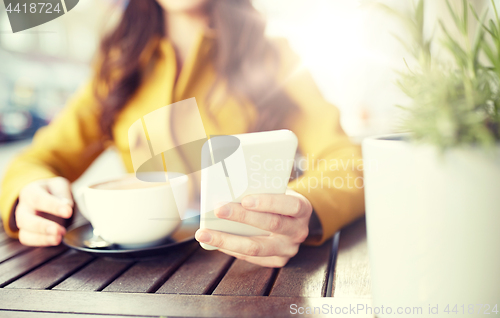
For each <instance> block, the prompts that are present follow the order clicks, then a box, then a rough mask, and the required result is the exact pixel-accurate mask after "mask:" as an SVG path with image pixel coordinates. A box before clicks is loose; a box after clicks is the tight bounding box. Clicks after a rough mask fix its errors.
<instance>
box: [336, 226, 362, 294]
mask: <svg viewBox="0 0 500 318" xmlns="http://www.w3.org/2000/svg"><path fill="white" fill-rule="evenodd" d="M334 275H335V279H334V282H335V283H334V287H333V293H332V295H333V297H353V296H355V297H370V295H371V290H370V289H371V283H370V263H369V259H368V245H367V241H366V223H365V218H361V219H360V220H358V221H356V222H354V223H353V224H351V225H349V226H348V227H346V228H344V229H342V232H341V235H340V241H339V252H338V255H337V264H336V265H335V273H334Z"/></svg>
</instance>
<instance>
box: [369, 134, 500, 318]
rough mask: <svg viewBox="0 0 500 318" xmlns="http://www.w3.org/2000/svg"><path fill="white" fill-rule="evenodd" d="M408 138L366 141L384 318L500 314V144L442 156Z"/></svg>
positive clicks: (377, 295) (375, 273)
mask: <svg viewBox="0 0 500 318" xmlns="http://www.w3.org/2000/svg"><path fill="white" fill-rule="evenodd" d="M404 138H405V135H393V136H386V137H378V138H369V139H366V140H365V141H364V142H363V158H364V167H365V195H366V220H367V234H368V249H369V256H370V264H371V281H372V297H373V306H374V307H379V309H378V310H379V313H378V314H377V317H391V316H394V315H395V313H396V312H397V311H396V310H397V309H398V307H401V308H402V310H403V311H407V312H406V313H405V315H404V316H405V317H407V316H410V317H411V316H415V317H417V316H418V317H425V316H432V317H436V316H453V317H460V316H463V317H475V316H478V317H479V316H480V317H484V314H483V313H484V311H485V310H489V312H490V315H491V314H492V315H494V316H497V314H495V312H492V310H494V309H495V307H494V306H495V305H496V306H497V307H496V309H497V310H498V311H499V313H498V315H500V146H497V147H496V148H495V149H494V150H493V151H491V153H487V152H486V151H484V150H483V149H479V148H475V147H470V148H468V149H453V150H449V151H446V152H444V153H441V152H440V151H439V150H438V149H436V148H435V147H431V146H417V145H415V144H413V143H410V142H408V141H405V140H404ZM478 304H482V306H481V305H478ZM455 305H456V307H455ZM380 306H384V308H385V309H386V307H391V311H392V313H391V314H388V313H387V311H385V312H384V313H380ZM436 306H438V307H437V308H436ZM446 306H448V307H446ZM462 306H463V307H462ZM407 307H409V308H411V310H409V309H407ZM414 307H416V308H418V307H420V308H422V310H421V313H420V314H417V312H415V310H414ZM488 307H489V308H488ZM471 308H473V310H472V309H471ZM447 309H448V311H449V313H448V312H446V310H447ZM417 310H418V309H417ZM454 310H456V312H454ZM479 310H480V312H478V311H479ZM410 311H411V313H409V314H408V312H410ZM436 311H438V314H437V315H436ZM487 317H488V316H487ZM489 317H491V316H489Z"/></svg>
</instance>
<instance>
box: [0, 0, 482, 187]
mask: <svg viewBox="0 0 500 318" xmlns="http://www.w3.org/2000/svg"><path fill="white" fill-rule="evenodd" d="M132 1H139V0H132ZM455 2H456V3H457V4H458V2H459V1H455V0H452V3H455ZM469 2H470V3H473V4H474V5H475V6H476V7H478V10H479V11H480V12H482V10H483V9H484V7H486V6H487V5H488V3H489V1H488V0H474V1H472V0H469ZM123 3H124V1H119V0H81V1H80V2H79V4H78V5H77V6H76V8H75V9H73V10H72V11H71V12H70V13H69V14H66V15H64V16H62V17H60V18H58V19H56V20H53V21H51V22H48V23H45V24H43V25H41V26H38V27H35V28H33V29H30V30H26V31H22V32H20V33H16V34H13V33H12V31H11V29H10V25H9V22H8V18H7V14H6V11H5V7H4V4H3V1H2V2H0V179H1V178H2V176H3V171H4V169H5V166H6V164H7V163H8V161H10V160H11V159H12V156H13V155H14V154H16V153H17V152H19V150H20V149H22V148H23V147H24V146H26V145H27V144H29V141H30V138H31V137H32V135H33V133H34V132H35V131H36V130H37V129H38V128H39V127H41V126H43V125H45V124H47V123H48V122H50V120H51V119H52V118H53V117H54V116H55V115H56V114H57V113H58V111H59V110H60V109H61V108H62V107H64V105H65V102H66V100H67V99H68V97H70V96H71V95H72V94H73V92H74V91H75V90H76V89H77V88H78V86H79V85H80V84H82V82H83V81H84V80H85V79H86V78H87V77H88V76H89V73H90V64H91V61H92V58H93V57H94V54H95V53H96V49H97V47H98V43H99V40H100V38H101V36H102V35H103V34H104V33H105V32H106V30H108V29H109V28H111V27H112V26H113V23H114V21H116V20H117V18H118V17H119V12H120V7H121V6H123ZM377 3H384V4H386V5H388V6H390V7H392V8H394V9H396V10H399V11H409V10H411V9H412V7H413V1H412V0H307V1H306V0H273V1H266V0H254V5H255V6H256V8H257V9H258V10H260V11H261V12H262V13H263V14H264V15H265V16H266V17H267V19H268V30H267V33H268V34H269V35H270V36H280V37H285V38H287V39H288V40H289V42H290V44H291V46H292V47H293V49H294V50H295V51H296V52H297V53H298V54H299V55H300V57H301V58H302V62H303V64H304V66H305V67H306V68H308V69H309V70H310V72H311V73H312V75H313V77H314V78H315V80H316V83H317V84H318V86H319V87H320V89H321V91H322V93H323V95H324V97H325V98H326V99H327V100H328V101H330V102H331V103H333V104H334V105H336V106H337V107H338V108H339V109H340V112H341V118H342V126H343V128H344V130H345V131H346V133H347V134H348V135H349V136H351V137H352V138H353V140H355V141H356V142H359V141H360V140H361V139H362V138H363V137H366V136H369V135H374V134H384V133H390V132H393V131H395V130H397V124H398V118H399V117H400V112H399V111H398V109H397V108H396V107H395V105H396V104H404V103H405V97H404V96H403V95H402V93H400V92H399V90H398V88H397V86H396V85H395V82H396V79H397V71H398V70H403V69H404V68H405V63H404V60H403V58H404V57H405V56H406V55H408V53H407V52H405V50H404V47H403V46H402V45H401V44H400V43H399V42H398V41H397V40H396V39H395V38H394V36H393V34H394V33H395V34H400V35H402V36H403V37H404V36H405V34H407V33H405V32H404V30H402V27H401V24H399V22H398V21H397V20H396V19H394V18H393V17H391V16H389V15H388V14H387V13H385V12H384V11H383V10H381V9H380V7H379V6H378V5H377ZM426 10H427V11H429V12H428V13H427V16H430V17H432V18H431V19H429V21H428V22H427V23H428V26H429V33H430V34H431V33H433V32H434V30H435V27H434V26H435V20H436V19H437V17H439V18H442V19H444V20H445V21H446V19H449V18H448V17H446V16H443V15H444V12H446V5H445V2H444V0H431V1H427V7H426ZM441 13H443V14H441ZM434 18H435V19H434ZM407 58H408V57H407ZM94 166H97V167H98V168H96V167H92V169H102V171H103V172H104V171H105V173H104V175H102V174H101V177H102V178H107V177H114V175H115V174H120V173H123V171H124V170H123V167H121V165H120V164H119V160H118V159H117V158H116V157H115V155H114V154H113V151H112V150H110V151H108V152H107V153H105V154H104V155H103V156H102V157H101V158H100V159H99V160H98V162H97V163H96V164H95V165H94ZM99 167H105V168H99ZM92 169H91V170H92ZM88 175H99V173H97V174H96V173H95V172H94V173H92V172H89V173H86V176H88ZM88 178H90V177H88ZM88 181H89V180H88V179H85V178H84V181H82V182H88Z"/></svg>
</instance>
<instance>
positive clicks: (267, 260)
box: [219, 249, 290, 268]
mask: <svg viewBox="0 0 500 318" xmlns="http://www.w3.org/2000/svg"><path fill="white" fill-rule="evenodd" d="M219 251H221V252H222V253H225V254H227V255H230V256H233V257H236V258H237V259H241V260H244V261H247V262H249V263H252V264H256V265H259V266H264V267H272V268H280V267H283V266H285V265H286V263H288V260H289V259H290V258H289V257H284V256H267V257H257V256H248V255H243V254H239V253H235V252H231V251H228V250H222V249H221V250H219Z"/></svg>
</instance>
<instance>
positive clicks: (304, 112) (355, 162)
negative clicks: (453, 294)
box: [0, 36, 364, 244]
mask: <svg viewBox="0 0 500 318" xmlns="http://www.w3.org/2000/svg"><path fill="white" fill-rule="evenodd" d="M211 41H212V39H211V38H210V37H208V36H202V37H200V40H199V41H198V43H197V49H196V50H194V51H193V52H192V53H193V54H191V55H190V56H189V57H188V58H187V60H186V61H185V64H184V66H183V68H182V71H181V73H180V75H179V77H178V79H177V82H175V77H176V72H177V71H176V67H177V66H176V62H175V61H176V58H175V50H174V49H173V47H172V45H171V44H170V43H169V42H168V41H167V40H162V42H161V44H160V47H161V52H162V54H161V58H160V59H159V61H158V62H157V63H156V66H155V68H154V70H153V72H152V73H151V74H150V75H149V76H148V77H147V79H146V80H145V82H144V83H143V85H142V86H141V87H140V88H139V90H138V91H137V92H136V94H135V95H134V96H133V98H131V100H130V101H129V103H128V104H127V105H126V106H125V107H124V108H123V109H122V111H121V112H120V113H119V115H118V117H117V118H116V121H115V124H114V126H113V128H112V131H113V136H114V146H115V147H116V148H117V150H118V151H119V153H120V155H121V157H122V159H123V162H124V164H125V167H126V168H127V170H128V171H129V172H133V166H132V161H131V156H130V152H129V145H128V129H129V127H130V126H131V125H132V123H134V122H135V121H136V120H137V119H139V118H141V117H142V116H144V115H146V114H148V113H150V112H152V111H153V110H155V109H158V108H160V107H163V106H166V105H169V104H171V103H174V102H177V101H180V100H184V99H188V98H191V97H195V98H196V101H197V104H198V107H199V111H200V114H201V116H202V120H203V124H204V127H205V131H206V134H207V135H222V134H224V135H231V134H241V133H245V132H248V131H249V129H250V127H251V123H252V120H253V118H255V116H251V115H250V116H249V115H248V114H249V113H250V114H252V112H253V114H255V109H254V106H253V105H251V104H250V103H249V102H246V103H241V101H240V99H238V100H236V99H235V98H227V99H224V103H223V104H222V105H218V106H217V109H215V110H214V109H209V106H208V105H207V103H206V102H205V96H206V95H207V93H208V91H209V89H210V88H211V87H212V85H213V83H214V78H215V70H214V68H213V65H212V64H211V59H210V56H209V48H210V46H211V45H212V43H211ZM277 44H278V49H279V52H280V61H281V68H280V74H278V75H277V76H278V81H279V84H280V85H282V87H283V88H284V90H285V92H286V93H287V94H288V95H289V97H290V98H292V99H293V100H294V101H295V102H296V103H297V105H298V106H299V107H300V110H301V116H297V118H295V119H294V121H293V122H292V123H291V127H290V129H291V130H292V131H293V132H294V133H295V134H296V135H297V137H298V140H299V152H300V153H301V154H302V156H303V157H304V158H305V160H307V164H305V161H304V162H303V163H302V166H303V167H304V166H307V167H308V170H307V171H306V172H305V173H304V174H303V175H302V176H301V177H300V178H299V179H296V180H294V181H292V182H290V184H289V187H290V188H292V189H294V190H295V191H297V192H299V193H301V194H303V195H304V196H305V197H306V198H307V199H309V201H310V202H311V203H312V206H313V208H314V211H315V212H316V214H317V215H318V217H319V220H320V222H321V225H322V229H323V235H322V238H321V239H320V240H318V241H316V242H312V243H316V244H317V243H321V242H323V241H324V240H325V239H327V238H329V237H331V236H332V235H333V234H334V233H335V232H336V231H337V230H339V229H340V228H341V227H343V226H344V225H346V224H348V223H349V222H351V221H353V220H354V219H356V218H357V217H359V216H361V215H362V214H363V212H364V196H363V189H362V179H361V177H362V171H359V170H358V169H359V168H361V169H362V166H361V150H360V148H359V147H358V146H355V145H353V144H352V143H351V142H350V141H349V139H348V137H347V136H346V135H345V133H344V132H343V130H342V128H341V127H340V123H339V112H338V110H337V109H336V108H335V107H334V106H333V105H331V104H329V103H328V102H326V101H325V100H324V99H323V97H322V96H321V94H320V92H319V90H318V88H317V87H316V85H315V84H314V81H313V79H312V78H311V76H310V75H309V74H308V73H307V72H306V71H304V70H297V69H296V68H295V66H296V64H295V63H294V61H296V60H297V58H296V56H295V55H294V54H293V52H292V51H291V50H290V48H289V47H288V45H287V44H286V43H285V42H277ZM222 90H224V87H223V84H220V85H219V86H218V87H216V89H215V92H217V91H219V92H222ZM99 113H100V112H99V105H98V103H97V101H96V99H95V98H94V94H93V90H92V83H91V82H89V83H87V84H86V85H84V87H82V89H81V90H80V91H79V92H77V93H76V94H75V96H74V97H73V98H72V99H71V100H70V101H69V103H68V105H67V107H66V108H65V109H64V110H63V111H62V112H61V114H60V115H59V116H58V117H57V118H56V119H54V121H53V122H52V123H51V124H50V125H49V126H47V127H44V128H42V129H40V130H39V131H38V132H37V134H36V135H35V137H34V140H33V144H32V145H31V146H30V147H29V148H28V149H27V150H26V151H25V152H24V153H22V154H21V155H20V156H18V157H17V158H16V159H15V160H14V161H13V162H12V163H11V165H10V167H9V168H8V170H7V172H6V175H5V179H4V180H3V184H2V190H1V193H0V212H1V216H2V220H3V223H4V226H5V230H6V232H7V233H8V234H9V235H11V236H13V237H16V235H17V233H16V229H15V228H11V226H9V220H11V216H12V212H13V208H14V206H15V204H16V202H17V199H18V196H19V192H20V190H21V189H22V188H23V187H24V186H25V185H26V184H28V183H30V182H32V181H35V180H39V179H44V178H50V177H55V176H63V177H65V178H67V179H69V180H70V181H74V180H76V179H77V178H78V177H79V176H80V175H81V174H82V173H83V172H84V171H85V169H87V167H89V165H90V164H91V163H92V161H94V159H96V158H97V157H98V156H99V154H100V153H101V152H102V151H103V150H105V148H106V147H107V146H109V145H108V144H106V143H104V142H103V138H102V135H101V133H100V129H99ZM209 114H211V115H209ZM252 117H253V118H252Z"/></svg>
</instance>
